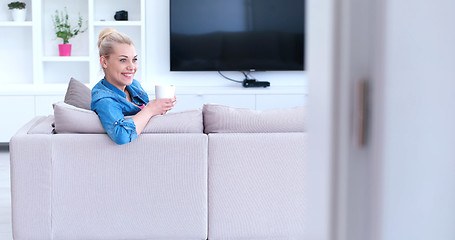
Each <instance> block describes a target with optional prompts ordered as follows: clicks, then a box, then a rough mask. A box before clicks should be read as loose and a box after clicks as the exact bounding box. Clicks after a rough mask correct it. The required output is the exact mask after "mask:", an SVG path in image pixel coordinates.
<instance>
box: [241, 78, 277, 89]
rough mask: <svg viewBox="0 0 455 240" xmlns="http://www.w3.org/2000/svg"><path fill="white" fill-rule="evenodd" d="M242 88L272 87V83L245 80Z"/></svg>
mask: <svg viewBox="0 0 455 240" xmlns="http://www.w3.org/2000/svg"><path fill="white" fill-rule="evenodd" d="M242 86H243V87H246V88H249V87H264V88H266V87H270V82H267V81H256V79H245V80H243V82H242Z"/></svg>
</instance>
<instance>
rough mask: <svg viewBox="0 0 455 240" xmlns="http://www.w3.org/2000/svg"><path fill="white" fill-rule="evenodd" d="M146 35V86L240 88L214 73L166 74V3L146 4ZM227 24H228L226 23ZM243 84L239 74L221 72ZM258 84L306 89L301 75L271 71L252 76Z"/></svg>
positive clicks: (167, 64)
mask: <svg viewBox="0 0 455 240" xmlns="http://www.w3.org/2000/svg"><path fill="white" fill-rule="evenodd" d="M145 15H146V33H147V36H146V37H147V43H146V45H147V50H146V51H147V56H146V58H147V59H146V61H147V69H146V70H147V73H146V74H147V78H148V79H147V82H150V83H156V82H160V83H173V84H176V85H178V86H240V84H238V83H234V82H231V81H228V80H225V79H224V78H222V77H221V76H219V74H218V73H217V72H170V71H169V61H170V60H169V0H153V1H146V14H145ZM227 21H228V20H227ZM223 73H224V74H225V75H227V76H229V77H231V78H235V79H239V80H243V75H242V74H241V73H239V72H223ZM252 75H253V76H254V77H255V78H256V79H257V80H259V81H269V82H270V83H271V86H272V87H273V86H306V76H305V72H303V71H289V72H283V71H271V72H256V73H253V74H252Z"/></svg>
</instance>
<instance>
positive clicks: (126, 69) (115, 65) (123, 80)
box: [100, 43, 137, 91]
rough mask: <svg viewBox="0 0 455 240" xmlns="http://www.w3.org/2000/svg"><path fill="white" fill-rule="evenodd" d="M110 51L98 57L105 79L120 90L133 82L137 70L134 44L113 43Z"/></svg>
mask: <svg viewBox="0 0 455 240" xmlns="http://www.w3.org/2000/svg"><path fill="white" fill-rule="evenodd" d="M112 50H113V51H112V53H111V54H110V55H109V56H108V57H107V58H106V57H104V56H101V57H100V63H101V66H102V67H103V69H104V75H105V77H106V80H107V81H108V82H110V83H111V84H112V85H114V86H116V87H117V88H119V89H120V90H122V91H123V90H124V89H125V87H126V85H130V84H131V83H133V77H134V74H135V73H136V71H137V54H136V48H135V47H134V45H128V44H124V43H114V45H113V48H112Z"/></svg>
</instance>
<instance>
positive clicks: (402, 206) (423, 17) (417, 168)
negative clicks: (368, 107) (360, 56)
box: [379, 0, 455, 240]
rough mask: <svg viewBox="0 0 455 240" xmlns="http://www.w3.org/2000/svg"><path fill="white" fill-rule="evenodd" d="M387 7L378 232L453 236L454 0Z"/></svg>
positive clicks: (401, 1)
mask: <svg viewBox="0 0 455 240" xmlns="http://www.w3.org/2000/svg"><path fill="white" fill-rule="evenodd" d="M384 6H385V12H384V18H385V21H384V30H385V32H384V35H383V37H384V39H383V40H384V49H385V52H384V56H383V58H384V60H383V63H384V65H383V79H382V81H383V84H381V85H382V86H383V89H382V91H383V101H384V102H383V104H384V108H383V109H382V110H381V111H383V114H382V116H383V117H382V118H381V121H382V124H383V133H382V134H383V136H382V140H383V144H382V154H383V155H382V157H381V159H380V161H381V165H382V179H383V180H382V183H381V184H382V189H380V190H379V191H381V192H382V199H381V201H382V216H381V223H382V224H381V225H382V226H381V230H380V232H381V233H382V236H381V238H380V239H384V240H385V239H387V240H394V239H397V240H401V239H413V240H415V239H422V240H423V239H438V240H445V239H447V240H449V239H455V227H454V226H455V107H454V103H455V28H454V27H453V26H454V23H455V14H453V9H455V1H453V0H435V1H407V0H388V1H386V4H385V5H384Z"/></svg>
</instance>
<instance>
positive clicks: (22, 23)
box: [0, 21, 33, 27]
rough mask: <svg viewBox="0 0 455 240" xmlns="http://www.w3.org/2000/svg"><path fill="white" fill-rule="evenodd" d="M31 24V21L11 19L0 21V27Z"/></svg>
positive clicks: (27, 25)
mask: <svg viewBox="0 0 455 240" xmlns="http://www.w3.org/2000/svg"><path fill="white" fill-rule="evenodd" d="M32 25H33V22H32V21H25V22H13V21H1V22H0V27H31V26H32Z"/></svg>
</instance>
